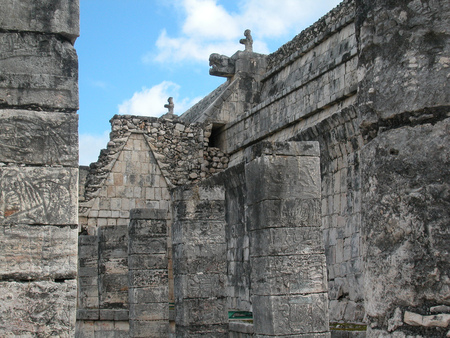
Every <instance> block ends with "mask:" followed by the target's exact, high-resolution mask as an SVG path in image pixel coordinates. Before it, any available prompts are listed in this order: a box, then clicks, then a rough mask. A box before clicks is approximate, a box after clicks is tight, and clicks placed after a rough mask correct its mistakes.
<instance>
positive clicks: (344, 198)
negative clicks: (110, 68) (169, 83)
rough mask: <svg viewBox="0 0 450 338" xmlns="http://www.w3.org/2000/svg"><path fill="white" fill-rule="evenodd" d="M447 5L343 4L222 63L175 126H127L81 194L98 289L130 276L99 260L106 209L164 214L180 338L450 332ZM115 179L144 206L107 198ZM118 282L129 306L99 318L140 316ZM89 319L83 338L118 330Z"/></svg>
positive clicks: (138, 121) (126, 119)
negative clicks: (261, 49)
mask: <svg viewBox="0 0 450 338" xmlns="http://www.w3.org/2000/svg"><path fill="white" fill-rule="evenodd" d="M449 13H450V8H449V5H448V3H447V2H445V1H440V0H438V1H421V2H418V1H415V0H402V1H397V2H395V3H394V2H383V1H381V0H380V1H365V0H363V1H352V0H346V1H343V2H342V3H341V4H340V5H339V6H338V7H336V8H335V9H334V10H332V11H331V12H330V13H328V14H327V15H325V16H324V17H323V18H321V19H320V20H319V21H317V22H316V23H315V24H313V25H312V26H311V27H309V28H307V29H306V30H304V31H303V32H301V33H300V34H299V35H297V36H296V37H295V38H294V39H293V40H292V41H290V42H288V43H286V44H285V45H284V46H282V47H281V48H280V49H279V50H278V51H276V52H275V53H273V54H270V55H262V54H257V53H253V52H243V51H238V52H236V53H235V54H234V55H232V56H231V57H228V56H225V55H218V54H213V55H212V56H211V58H210V63H211V66H212V67H211V70H210V74H212V75H217V76H222V77H226V78H227V80H226V82H225V83H224V84H222V85H221V86H220V87H219V88H217V89H216V90H214V91H213V92H212V93H211V94H210V95H208V96H207V97H205V99H203V100H202V101H200V102H199V103H198V104H196V105H195V106H193V107H192V108H191V109H189V110H188V111H187V112H186V113H185V114H183V115H181V116H180V117H179V118H176V119H170V120H167V119H164V118H162V119H153V118H145V117H138V116H115V117H114V118H113V119H112V120H111V123H112V133H111V141H110V143H109V144H108V147H107V149H106V150H104V151H102V153H101V155H100V157H99V161H98V162H97V163H94V164H92V165H91V168H90V169H89V173H88V174H87V177H86V184H85V185H84V186H83V188H82V189H80V191H84V192H85V193H84V196H82V197H81V199H80V200H81V201H83V202H82V204H81V209H80V211H81V213H80V215H81V217H80V224H81V225H82V229H83V231H84V232H82V234H81V236H80V238H82V237H83V236H86V241H87V242H89V241H90V240H88V236H93V238H96V240H93V242H92V244H89V245H92V248H93V249H92V250H100V251H99V255H98V257H95V258H94V261H95V263H94V264H98V266H97V268H98V269H99V271H100V273H99V275H98V276H91V277H92V279H91V281H96V282H97V283H99V284H98V288H97V289H96V290H97V291H96V292H97V294H96V295H95V297H97V299H99V300H102V299H103V298H102V297H104V295H102V293H105V292H104V291H103V289H102V287H103V286H101V283H102V282H101V278H105V277H107V276H108V273H112V272H108V271H107V270H106V269H103V268H102V266H105V267H106V266H109V265H108V264H113V262H114V264H116V263H117V264H118V265H114V266H116V267H117V266H120V269H119V270H118V275H117V276H116V277H118V276H119V275H120V276H124V275H125V274H126V271H127V270H128V271H131V270H130V269H132V264H131V262H130V261H129V259H130V256H128V257H126V255H125V254H123V256H121V254H119V253H117V257H120V259H119V260H118V262H116V261H114V260H110V261H108V260H107V259H106V260H104V259H103V258H102V257H103V256H104V255H105V253H103V251H104V250H107V249H106V248H107V246H104V248H103V247H102V246H101V245H105V244H102V240H101V238H103V237H101V236H100V235H99V234H100V233H105V229H102V227H108V226H110V227H114V226H117V225H115V224H113V223H114V221H112V220H111V221H109V220H106V223H105V221H104V220H102V221H101V222H100V224H98V223H97V219H98V215H97V214H96V212H97V211H98V212H100V210H101V208H100V204H101V205H103V208H104V209H103V210H105V211H108V210H110V209H111V218H114V217H113V214H112V212H113V209H114V208H115V209H114V211H116V213H115V214H114V215H115V216H117V211H118V212H119V215H121V212H124V213H123V214H122V216H120V217H119V216H117V217H118V218H116V221H117V222H118V220H119V219H122V218H123V219H122V220H121V221H120V222H121V224H122V226H125V224H128V223H127V222H128V221H129V220H128V217H129V213H127V212H126V211H127V210H128V211H129V210H131V208H132V207H139V208H152V209H162V210H166V211H167V222H168V223H167V224H168V242H167V257H168V279H169V292H168V301H169V302H174V303H175V313H173V312H171V311H172V310H171V311H169V329H168V332H169V335H172V336H197V335H198V336H199V335H202V336H208V335H209V336H212V337H218V336H222V335H223V336H226V335H228V336H230V337H269V336H283V337H306V336H308V337H310V336H312V337H327V336H330V335H331V336H332V337H364V336H367V337H378V336H386V337H389V336H392V337H408V336H415V337H441V336H448V335H449V334H450V333H449V327H448V326H449V321H448V317H449V314H450V311H449V294H448V290H449V287H450V286H449V282H448V281H449V277H448V271H449V269H448V267H447V265H448V261H449V260H448V255H449V253H448V246H449V245H448V244H449V227H448V219H449V215H448V210H449V206H450V205H449V201H448V194H447V192H448V187H449V183H448V176H449V175H448V158H449V157H448V155H447V151H446V149H447V148H448V142H449V141H448V136H447V135H448V134H449V133H448V132H449V127H448V117H449V111H450V110H449V107H450V104H449V101H450V98H449V92H450V91H449V90H448V81H447V79H448V74H449V73H448V69H449V67H450V63H449V60H450V49H449V46H450V43H449V37H450V32H449V27H450V23H449V19H448V18H449V17H450V15H449ZM254 33H255V34H257V32H254ZM131 140H132V141H131ZM138 144H140V145H138ZM138 151H143V152H142V153H140V155H139V156H136V155H135V157H134V158H133V154H134V153H135V152H138ZM127 152H128V153H127ZM125 153H127V154H128V155H126V156H125V155H124V154H125ZM145 153H148V154H149V155H145ZM138 157H139V158H142V166H141V167H140V169H137V168H134V167H132V166H133V165H134V164H131V162H134V163H137V162H139V161H140V160H139V159H138ZM313 163H314V165H313ZM431 164H434V167H432V166H431ZM120 166H122V167H120ZM312 167H314V168H315V169H314V170H312ZM115 168H117V169H115ZM124 168H128V169H124ZM144 168H153V169H144ZM302 168H310V169H308V170H306V169H305V170H304V169H302ZM146 170H150V171H149V172H147V171H146ZM116 172H117V173H119V172H120V173H122V176H123V178H124V179H123V182H121V181H120V179H119V181H117V182H115V183H114V180H113V179H112V178H111V176H114V174H115V173H116ZM138 172H139V174H136V173H138ZM141 172H142V174H140V173H141ZM150 172H151V173H150ZM131 175H135V176H136V177H138V176H139V175H142V176H143V177H147V176H148V175H157V176H158V177H159V181H158V182H159V183H158V182H156V181H153V180H149V181H148V182H145V181H139V180H136V178H134V179H133V182H134V183H132V182H131V179H130V178H128V176H130V177H131ZM125 177H127V178H126V179H125ZM155 177H156V176H155ZM309 178H311V179H312V178H314V179H312V181H310V183H311V182H313V183H314V184H312V185H308V184H306V181H307V180H308V179H309ZM125 182H126V183H125ZM113 183H114V184H113ZM116 184H118V186H122V185H124V186H127V187H128V188H127V189H128V190H123V191H121V190H120V189H119V194H122V193H125V191H129V192H128V194H129V197H121V198H129V199H134V202H129V204H128V205H127V204H126V203H125V204H122V205H121V206H120V207H118V206H117V203H116V202H115V203H116V204H114V203H113V204H108V203H112V198H113V197H112V195H108V192H107V191H108V189H109V190H110V191H112V190H114V189H115V188H116V187H117V186H116ZM131 187H133V189H134V187H136V188H141V189H143V188H144V187H145V189H146V191H148V195H145V196H144V195H140V196H136V197H135V196H134V195H133V196H131V190H129V189H131ZM311 187H314V188H313V189H312V190H311ZM156 189H161V195H159V192H157V190H156ZM134 191H135V190H133V193H134ZM140 192H141V193H142V190H140ZM115 198H118V196H115ZM108 201H109V202H108ZM133 203H134V204H133ZM112 205H115V206H114V208H113V207H112ZM128 208H129V209H128ZM104 215H106V214H105V213H104ZM108 215H109V214H108ZM108 217H109V216H108ZM108 217H107V218H108ZM108 222H111V224H109V225H108ZM112 229H114V230H113V232H111V236H112V237H111V242H110V243H111V244H112V247H111V248H117V250H119V249H120V250H122V251H121V252H125V251H124V250H125V247H123V246H122V244H121V243H122V242H120V240H119V239H117V240H116V242H114V241H113V239H114V238H122V237H121V236H122V235H120V236H119V234H124V236H126V231H125V229H123V230H120V231H122V232H120V231H119V228H118V227H117V228H112ZM113 233H115V234H116V235H114V236H113V235H112V234H113ZM128 241H129V239H128ZM87 242H86V243H87ZM125 242H127V240H125ZM127 243H131V242H127ZM80 245H81V244H80ZM99 245H100V246H99ZM96 248H97V249H96ZM108 250H109V249H108ZM128 250H129V248H128ZM128 252H130V251H128ZM102 255H103V256H102ZM106 256H107V255H106ZM81 263H82V259H81V258H80V271H81ZM86 263H88V262H87V261H86ZM83 264H84V263H83ZM102 264H103V265H102ZM147 273H150V272H149V271H147ZM95 277H97V278H98V279H97V280H95ZM116 280H120V278H118V279H116ZM123 281H124V282H123V283H118V284H117V285H111V288H110V291H108V292H112V293H114V294H119V293H120V291H119V290H121V288H122V290H123V291H122V296H121V297H123V298H117V299H122V301H123V303H120V302H118V303H116V304H113V303H104V304H101V303H95V302H92V304H94V305H93V306H92V308H95V309H99V310H98V311H99V313H100V314H101V313H102V309H103V308H105V307H109V306H111V307H113V308H114V311H119V309H121V310H120V311H123V310H128V309H130V306H131V302H130V300H129V299H126V292H125V288H127V287H128V288H129V287H131V286H132V283H131V281H130V279H128V284H127V285H125V284H126V283H125V279H123ZM211 285H214V288H213V287H211ZM104 287H106V286H104ZM113 290H114V291H113ZM99 292H100V293H99ZM105 294H107V293H105ZM83 297H84V296H81V297H80V298H79V302H80V304H82V303H83V302H84V301H85V300H84V299H83ZM95 297H94V298H95ZM94 298H92V299H94ZM95 304H97V305H95ZM308 304H309V305H308ZM102 307H103V308H102ZM80 311H81V309H80V310H79V311H78V314H79V322H80V326H79V327H80V330H79V331H78V333H79V334H82V333H83V332H85V331H83V329H81V327H82V325H84V326H86V325H91V327H92V328H93V327H97V328H98V325H99V324H98V323H100V322H102V320H103V322H104V323H106V321H105V318H103V319H102V317H101V315H100V314H99V316H98V317H96V321H91V322H89V321H88V318H87V317H86V318H84V319H83V317H82V316H81V315H80V314H81V312H80ZM83 311H84V310H83ZM96 311H97V310H96ZM143 311H146V310H143ZM227 312H228V313H229V314H230V315H231V314H238V315H242V316H243V317H242V318H241V319H235V318H233V316H234V315H233V316H232V318H229V319H228V320H227V319H226V313H227ZM117 313H122V312H117ZM124 314H125V312H124ZM251 314H252V315H253V316H252V317H251V316H250V315H251ZM119 317H120V316H118V317H117V319H115V320H112V319H111V322H108V323H110V324H109V325H110V326H109V327H114V325H115V324H113V323H125V322H126V320H125V319H124V318H125V317H123V318H122V317H120V318H119ZM109 318H112V317H109ZM132 320H133V319H132V318H131V314H130V317H129V321H130V323H131V322H132ZM89 323H91V324H89ZM127 323H128V322H127ZM117 325H119V324H117ZM122 328H125V329H124V331H120V330H118V329H117V332H119V331H120V332H122V333H123V334H130V332H131V331H127V330H128V329H127V328H126V326H125V325H124V326H122ZM92 332H94V329H93V331H92ZM117 334H119V333H117ZM81 336H82V335H80V337H81Z"/></svg>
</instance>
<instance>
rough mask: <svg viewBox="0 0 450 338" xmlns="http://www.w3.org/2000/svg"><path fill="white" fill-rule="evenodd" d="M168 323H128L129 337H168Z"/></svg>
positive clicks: (140, 321) (143, 321)
mask: <svg viewBox="0 0 450 338" xmlns="http://www.w3.org/2000/svg"><path fill="white" fill-rule="evenodd" d="M168 332H169V321H168V320H167V321H160V320H157V321H146V320H139V321H138V320H133V321H130V337H134V338H158V337H161V338H164V337H168Z"/></svg>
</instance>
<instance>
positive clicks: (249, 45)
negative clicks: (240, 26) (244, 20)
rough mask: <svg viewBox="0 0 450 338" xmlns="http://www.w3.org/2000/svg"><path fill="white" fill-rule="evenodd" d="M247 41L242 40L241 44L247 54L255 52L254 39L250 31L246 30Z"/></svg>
mask: <svg viewBox="0 0 450 338" xmlns="http://www.w3.org/2000/svg"><path fill="white" fill-rule="evenodd" d="M244 35H245V39H240V40H239V43H242V44H243V45H245V50H244V51H245V52H250V53H252V52H253V38H252V34H251V30H250V29H246V30H245V32H244Z"/></svg>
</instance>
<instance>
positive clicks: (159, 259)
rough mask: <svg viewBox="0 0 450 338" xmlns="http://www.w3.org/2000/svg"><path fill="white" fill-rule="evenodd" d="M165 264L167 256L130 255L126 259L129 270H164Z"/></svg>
mask: <svg viewBox="0 0 450 338" xmlns="http://www.w3.org/2000/svg"><path fill="white" fill-rule="evenodd" d="M167 264H168V259H167V254H151V255H130V256H129V257H128V268H129V269H130V270H153V269H165V268H167Z"/></svg>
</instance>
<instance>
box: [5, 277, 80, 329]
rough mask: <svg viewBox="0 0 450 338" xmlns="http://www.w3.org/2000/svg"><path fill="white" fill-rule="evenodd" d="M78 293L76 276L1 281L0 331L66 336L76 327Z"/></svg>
mask: <svg viewBox="0 0 450 338" xmlns="http://www.w3.org/2000/svg"><path fill="white" fill-rule="evenodd" d="M76 297H77V282H76V280H66V281H64V282H63V283H55V282H50V281H46V282H44V281H41V282H25V283H16V282H0V335H1V336H8V335H10V334H12V335H15V336H38V335H40V336H46V337H49V336H52V335H53V336H55V335H56V336H61V337H64V336H67V334H68V332H74V330H75V320H76ZM42 299H46V301H45V302H43V301H42Z"/></svg>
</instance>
